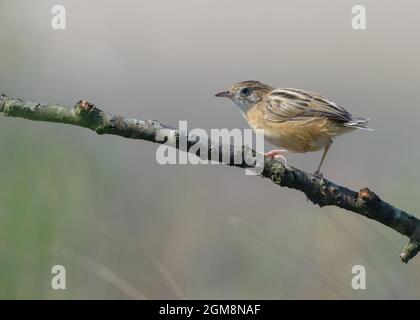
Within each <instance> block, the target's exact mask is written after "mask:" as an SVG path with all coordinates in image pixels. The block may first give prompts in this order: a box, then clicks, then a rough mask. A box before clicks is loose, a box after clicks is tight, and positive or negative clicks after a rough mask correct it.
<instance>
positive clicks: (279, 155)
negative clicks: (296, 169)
mask: <svg viewBox="0 0 420 320" xmlns="http://www.w3.org/2000/svg"><path fill="white" fill-rule="evenodd" d="M285 152H287V151H286V150H271V151H269V152H266V153H264V155H265V156H266V157H267V158H271V159H276V160H281V162H282V163H283V164H284V165H287V159H286V156H285V155H284V154H283V153H285Z"/></svg>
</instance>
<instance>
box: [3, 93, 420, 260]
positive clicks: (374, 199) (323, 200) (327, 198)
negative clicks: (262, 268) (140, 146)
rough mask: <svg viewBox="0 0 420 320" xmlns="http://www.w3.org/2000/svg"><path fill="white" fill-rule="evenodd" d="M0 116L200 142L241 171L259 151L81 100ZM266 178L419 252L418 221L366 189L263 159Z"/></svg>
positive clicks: (408, 253) (15, 106)
mask: <svg viewBox="0 0 420 320" xmlns="http://www.w3.org/2000/svg"><path fill="white" fill-rule="evenodd" d="M0 113H3V114H4V115H5V116H9V117H18V118H24V119H29V120H35V121H45V122H55V123H65V124H71V125H75V126H80V127H85V128H89V129H91V130H93V131H95V132H96V133H98V134H112V135H118V136H122V137H125V138H130V139H140V140H147V141H151V142H154V143H160V144H162V143H166V142H167V141H166V140H164V139H161V138H162V137H167V138H168V139H169V140H170V141H169V142H171V145H173V146H174V147H176V148H178V149H181V150H183V149H182V147H181V144H180V143H179V142H180V139H181V138H182V139H185V141H187V145H186V150H183V151H187V152H192V150H191V147H192V146H194V145H195V144H196V143H201V144H202V145H204V144H206V146H207V150H208V153H207V154H205V155H202V154H201V155H200V157H201V158H207V159H211V160H217V161H219V162H221V161H222V160H220V159H229V161H223V163H225V164H227V165H230V166H236V167H241V168H254V167H255V166H256V162H255V155H256V151H254V150H252V149H251V148H249V147H247V146H241V147H238V146H226V145H222V144H219V143H215V142H214V141H211V140H207V141H201V140H200V139H198V138H199V137H197V139H188V138H187V137H186V136H185V134H186V133H183V132H179V131H178V130H176V129H173V128H170V127H168V126H165V125H162V124H160V123H159V122H158V121H156V120H145V121H144V120H136V119H129V118H124V117H121V116H115V115H112V114H109V113H106V112H104V111H102V110H100V109H98V108H97V107H95V106H94V105H93V104H91V103H89V102H87V101H84V100H81V101H79V102H78V103H77V104H76V105H75V106H74V107H73V108H68V107H64V106H61V105H58V104H52V105H46V104H40V103H34V102H28V101H22V100H20V99H10V98H8V97H6V96H5V95H1V96H0ZM195 149H197V148H195ZM238 155H239V159H241V160H242V161H239V162H238V161H234V160H235V159H238ZM253 160H254V161H253ZM250 163H251V164H250ZM262 176H264V177H266V178H269V179H270V180H271V181H272V182H273V183H275V184H277V185H279V186H281V187H288V188H292V189H296V190H300V191H302V192H303V193H305V194H306V196H307V197H308V199H309V200H311V201H312V202H313V203H314V204H317V205H319V206H320V207H324V206H337V207H340V208H343V209H346V210H349V211H353V212H355V213H358V214H360V215H362V216H365V217H367V218H369V219H373V220H376V221H378V222H380V223H382V224H384V225H386V226H388V227H390V228H392V229H394V230H395V231H398V232H399V233H401V234H403V235H405V236H406V237H408V238H409V243H408V244H407V245H406V246H405V248H404V250H403V252H402V253H401V255H400V257H401V260H402V261H403V262H406V263H407V262H408V261H409V260H410V259H412V258H413V257H414V256H415V255H416V254H417V252H418V251H419V250H420V220H419V219H417V218H416V217H414V216H413V215H411V214H409V213H407V212H405V211H403V210H401V209H398V208H396V207H394V206H392V205H391V204H389V203H387V202H385V201H383V200H381V199H380V198H379V197H378V196H377V195H376V194H375V193H373V192H372V191H370V190H369V189H368V188H366V187H365V188H362V189H361V190H360V191H359V192H356V191H353V190H350V189H348V188H346V187H342V186H339V185H337V184H335V183H333V182H331V181H329V180H327V179H325V178H323V179H319V178H317V177H315V176H313V175H311V174H309V173H306V172H304V171H302V170H299V169H297V168H294V167H291V166H287V165H283V164H281V163H280V162H278V161H276V160H273V159H268V158H264V170H263V171H262Z"/></svg>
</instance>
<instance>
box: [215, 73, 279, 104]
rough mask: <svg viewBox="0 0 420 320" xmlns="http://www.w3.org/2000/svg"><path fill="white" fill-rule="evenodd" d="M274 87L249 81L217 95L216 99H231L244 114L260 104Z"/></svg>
mask: <svg viewBox="0 0 420 320" xmlns="http://www.w3.org/2000/svg"><path fill="white" fill-rule="evenodd" d="M272 90H274V88H273V87H271V86H269V85H267V84H264V83H262V82H259V81H255V80H249V81H242V82H238V83H235V84H234V85H233V86H232V87H231V88H230V89H229V90H227V91H223V92H220V93H217V94H216V95H215V96H216V97H223V98H229V99H231V100H232V101H233V102H234V103H235V104H236V105H237V106H238V107H239V108H240V109H241V110H242V111H243V112H246V111H247V110H249V109H250V108H252V107H253V106H254V105H255V104H256V103H258V102H260V101H261V100H262V99H263V98H264V97H265V96H266V95H267V94H268V93H270V92H271V91H272Z"/></svg>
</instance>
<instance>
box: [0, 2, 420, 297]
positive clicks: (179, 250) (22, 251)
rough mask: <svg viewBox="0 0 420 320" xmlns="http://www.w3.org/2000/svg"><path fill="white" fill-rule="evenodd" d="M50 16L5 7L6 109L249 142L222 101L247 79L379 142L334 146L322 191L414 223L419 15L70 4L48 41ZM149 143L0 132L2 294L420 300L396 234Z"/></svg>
mask: <svg viewBox="0 0 420 320" xmlns="http://www.w3.org/2000/svg"><path fill="white" fill-rule="evenodd" d="M56 4H58V3H56V2H55V1H36V2H35V1H21V0H19V1H12V0H2V1H1V2H0V93H5V94H7V95H8V96H10V97H19V98H22V99H27V100H32V101H39V102H46V103H53V102H59V103H61V104H64V105H68V106H71V105H74V104H75V103H76V102H77V101H78V100H80V99H82V98H85V99H87V100H89V101H92V102H94V103H95V104H97V105H98V106H100V107H101V108H103V109H104V110H106V111H109V112H112V113H115V114H121V115H125V116H129V117H134V118H142V119H146V118H155V119H159V120H160V121H162V122H163V123H166V124H168V125H173V126H176V125H177V124H178V121H179V120H187V121H188V123H189V128H190V129H192V128H196V127H199V128H205V129H210V128H246V127H247V125H246V123H245V122H244V120H243V118H242V116H241V115H240V113H239V111H238V110H237V109H236V108H235V107H234V106H233V105H231V104H229V103H228V102H227V101H221V100H218V99H215V98H213V94H214V93H216V92H219V91H221V90H224V89H226V88H228V87H229V86H230V85H231V84H232V83H234V82H236V81H239V80H248V79H258V80H261V81H264V82H266V83H269V84H272V85H274V86H278V87H282V86H283V87H298V88H304V89H308V90H312V91H317V92H320V93H322V94H323V95H325V96H326V97H329V98H330V99H331V100H334V101H336V102H337V103H339V104H342V105H343V106H345V107H346V108H347V109H348V110H349V111H351V112H352V114H354V115H355V116H365V117H369V118H371V119H372V122H371V127H373V128H374V129H375V132H374V133H367V132H355V133H353V134H350V135H347V136H344V137H340V138H338V139H337V140H336V142H335V144H334V145H333V147H332V149H331V151H330V154H329V157H328V158H327V160H326V162H325V165H324V173H325V175H326V176H327V177H328V178H330V179H332V180H334V181H336V182H337V183H339V184H343V185H346V186H348V187H351V188H355V189H359V188H361V187H363V186H369V187H370V188H372V189H373V190H374V191H375V192H377V193H378V194H379V195H380V196H381V197H383V198H384V199H386V200H387V201H389V202H391V203H392V204H395V205H396V206H398V207H400V208H402V209H405V210H407V211H409V212H412V213H414V214H417V215H418V216H419V215H420V205H419V203H418V199H417V196H418V192H419V186H420V182H419V181H420V180H419V178H420V172H419V170H418V168H417V164H418V163H419V161H420V152H419V149H418V147H417V146H418V141H417V139H418V138H419V137H420V131H419V125H418V124H419V120H418V119H419V116H420V110H419V105H418V88H419V84H420V77H419V72H420V62H419V59H418V57H419V55H420V45H419V42H418V41H417V38H418V30H419V27H420V21H419V20H418V17H417V16H416V15H413V14H412V12H415V11H417V10H418V9H420V5H419V4H418V3H416V2H414V1H408V0H405V1H399V2H395V1H388V0H386V1H358V2H357V3H354V2H353V1H348V0H346V1H340V2H338V1H335V2H333V1H327V0H316V1H309V0H306V1H302V0H300V1H294V2H293V3H291V2H290V1H274V0H272V1H258V2H255V1H229V2H226V1H223V2H222V1H209V0H208V1H204V0H203V1H193V0H180V1H151V0H150V1H145V0H142V1H129V0H124V1H99V0H92V1H81V0H79V1H74V0H72V1H70V0H62V1H60V3H59V4H61V5H64V6H65V8H66V10H67V29H66V30H65V31H54V30H52V28H51V26H50V22H51V17H52V15H51V8H52V7H53V6H54V5H56ZM355 4H363V5H365V6H366V10H367V30H365V31H354V30H353V29H352V28H351V25H350V22H351V18H352V15H351V7H352V6H353V5H355ZM156 147H157V146H156V145H153V144H150V143H147V142H144V141H131V140H127V139H123V138H119V137H113V136H97V135H95V134H94V133H92V132H91V131H89V130H86V129H81V128H76V127H72V126H65V125H59V124H47V123H36V122H31V121H27V120H23V119H12V118H4V117H2V116H0V149H1V157H0V298H3V299H15V298H23V299H32V298H36V299H46V298H47V299H77V298H79V299H87V298H98V299H110V298H116V299H131V298H134V299H136V298H138V299H154V298H162V299H166V298H196V299H216V298H220V299H224V298H226V299H227V298H237V299H254V298H264V299H283V298H284V299H290V298H298V299H313V298H319V299H333V298H338V299H342V298H344V299H364V298H370V299H373V298H377V299H390V298H408V299H417V298H419V296H420V271H419V267H420V258H415V259H414V260H413V261H412V262H410V263H409V264H408V265H405V264H403V263H401V262H400V261H399V258H398V255H399V252H400V250H401V249H402V247H403V246H404V245H405V243H406V238H404V237H403V236H401V235H399V234H397V233H396V232H395V231H393V230H390V229H388V228H386V227H384V226H382V225H380V224H378V223H376V222H373V221H369V220H367V219H365V218H362V217H360V216H357V215H355V214H353V213H349V212H345V211H343V210H340V209H338V208H333V207H331V208H328V207H327V208H323V209H320V208H318V207H315V206H313V205H312V204H311V203H309V202H307V201H306V198H305V195H303V194H301V193H299V192H296V191H292V190H289V189H280V188H278V187H276V186H274V185H273V184H272V183H270V182H269V181H267V180H264V179H261V178H258V177H252V176H246V175H245V174H244V171H242V170H239V169H234V168H230V167H227V166H223V165H215V166H204V165H200V166H192V165H187V166H185V165H169V166H160V165H158V164H157V163H156V161H155V151H156ZM266 147H267V148H269V146H266ZM320 156H321V154H320V153H312V154H305V155H293V154H292V155H290V156H289V157H288V160H289V163H290V164H291V165H294V166H297V167H299V168H302V169H304V170H307V171H310V172H312V171H313V170H314V169H315V167H316V165H317V163H318V161H319V158H320ZM56 264H61V265H63V266H65V268H66V275H67V289H66V290H62V291H60V290H53V289H52V288H51V285H50V283H51V278H52V275H51V268H52V266H53V265H56ZM357 264H361V265H363V266H365V268H366V272H367V289H366V290H358V291H356V290H353V289H352V287H351V279H352V274H351V268H352V266H353V265H357Z"/></svg>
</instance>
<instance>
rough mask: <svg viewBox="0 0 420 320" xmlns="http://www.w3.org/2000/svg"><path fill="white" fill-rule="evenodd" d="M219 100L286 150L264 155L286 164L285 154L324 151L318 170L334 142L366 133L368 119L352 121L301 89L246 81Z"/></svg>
mask: <svg viewBox="0 0 420 320" xmlns="http://www.w3.org/2000/svg"><path fill="white" fill-rule="evenodd" d="M216 97H226V98H229V99H231V100H232V101H233V102H234V103H235V104H236V105H237V106H238V107H239V109H240V110H241V112H242V114H243V115H244V117H245V119H246V120H247V121H248V124H249V125H250V127H251V128H252V129H254V130H255V129H264V138H265V140H267V141H268V142H270V143H272V144H273V145H275V146H277V147H281V148H284V149H286V150H272V151H270V152H267V153H266V154H265V155H266V156H268V157H276V158H277V157H279V158H283V160H284V161H286V158H285V156H284V154H283V153H284V152H285V151H291V152H299V153H304V152H309V151H318V150H321V149H324V153H323V155H322V157H321V162H320V163H319V166H318V169H317V170H316V171H315V173H314V175H316V176H319V177H322V174H321V173H320V170H321V166H322V163H323V162H324V159H325V156H326V155H327V152H328V150H329V148H330V146H331V143H332V142H333V139H334V138H335V137H336V136H338V135H341V134H343V133H347V132H350V131H353V130H355V129H365V130H372V129H369V128H366V125H367V123H368V122H369V119H365V118H353V117H352V115H351V114H350V113H349V112H347V111H346V110H345V109H344V108H343V107H341V106H338V105H337V104H336V103H334V102H332V101H329V100H327V99H325V98H323V97H321V96H320V95H319V94H317V93H313V92H309V91H305V90H299V89H290V88H283V89H275V88H273V87H271V86H269V85H267V84H264V83H261V82H259V81H253V80H251V81H243V82H238V83H236V84H234V85H233V86H232V87H231V88H230V89H229V90H228V91H224V92H220V93H218V94H216Z"/></svg>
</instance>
